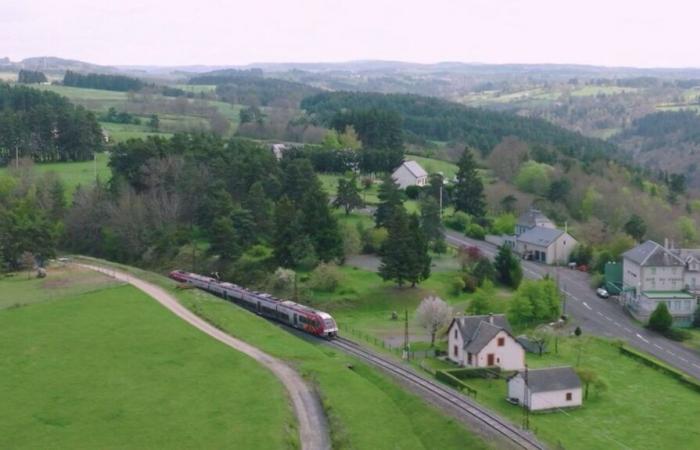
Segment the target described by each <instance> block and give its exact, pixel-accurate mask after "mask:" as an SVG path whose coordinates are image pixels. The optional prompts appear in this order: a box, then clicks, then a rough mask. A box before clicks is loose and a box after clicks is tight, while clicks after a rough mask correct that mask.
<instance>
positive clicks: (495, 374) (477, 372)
mask: <svg viewBox="0 0 700 450" xmlns="http://www.w3.org/2000/svg"><path fill="white" fill-rule="evenodd" d="M445 372H447V373H449V374H450V375H452V376H453V377H455V378H458V379H460V380H466V379H469V378H501V368H500V367H464V368H459V369H447V370H445Z"/></svg>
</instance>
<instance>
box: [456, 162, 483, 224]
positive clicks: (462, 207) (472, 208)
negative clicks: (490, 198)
mask: <svg viewBox="0 0 700 450" xmlns="http://www.w3.org/2000/svg"><path fill="white" fill-rule="evenodd" d="M457 166H458V168H459V170H458V171H457V181H456V182H455V188H454V203H455V209H456V210H457V211H464V212H465V213H467V214H471V215H472V216H475V217H481V216H483V215H484V214H485V212H486V205H485V201H484V184H483V182H482V181H481V176H479V172H478V171H477V167H476V162H475V161H474V155H473V154H472V152H471V150H469V148H465V149H464V153H463V154H462V157H461V158H460V159H459V162H458V163H457Z"/></svg>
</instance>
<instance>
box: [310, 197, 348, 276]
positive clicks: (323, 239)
mask: <svg viewBox="0 0 700 450" xmlns="http://www.w3.org/2000/svg"><path fill="white" fill-rule="evenodd" d="M301 210H302V211H301V217H302V224H303V227H304V231H305V233H306V234H307V235H308V236H309V238H310V239H311V242H312V243H313V246H314V251H315V252H316V255H317V256H318V257H319V259H321V261H323V262H329V261H331V260H334V259H341V258H342V257H343V239H342V237H341V236H340V231H339V229H338V221H337V220H336V218H335V217H334V216H333V214H331V211H330V209H329V207H328V197H327V196H326V193H325V192H323V190H322V189H321V186H320V184H319V183H316V184H314V185H313V187H312V188H311V189H310V190H309V191H308V192H307V193H306V195H305V196H304V200H303V202H302V204H301Z"/></svg>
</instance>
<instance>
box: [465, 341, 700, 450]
mask: <svg viewBox="0 0 700 450" xmlns="http://www.w3.org/2000/svg"><path fill="white" fill-rule="evenodd" d="M578 339H580V340H583V342H584V345H583V347H582V350H581V360H580V364H581V366H582V367H587V368H592V369H594V370H595V371H596V372H597V373H598V375H599V376H601V377H602V378H604V379H605V381H606V382H607V384H608V385H609V387H608V389H607V391H605V392H602V393H597V392H596V391H595V390H594V389H593V388H591V389H592V390H591V394H590V397H589V399H588V400H587V401H584V405H583V406H582V407H581V408H578V409H574V410H568V411H566V412H553V413H539V414H531V415H530V424H531V427H532V428H533V429H534V430H535V431H536V433H537V434H538V436H540V437H541V438H542V439H544V440H545V441H547V442H549V443H550V444H551V446H552V448H555V447H556V446H557V445H559V444H561V445H562V448H566V449H586V450H588V449H601V450H602V449H612V448H614V449H627V448H634V449H650V450H651V449H661V448H664V449H671V448H678V449H681V448H687V449H690V448H700V430H699V429H698V428H697V424H696V422H697V420H696V419H697V417H698V415H699V414H700V394H698V393H697V392H695V391H693V390H691V389H689V388H687V387H685V386H684V385H682V384H680V383H679V382H678V381H675V380H674V379H673V378H671V377H669V376H667V375H664V374H663V373H661V372H658V371H655V370H653V369H651V368H649V367H647V366H645V365H643V364H641V363H639V362H637V361H635V360H633V359H631V358H628V357H626V356H623V355H621V354H620V352H619V350H618V349H617V347H616V346H615V345H614V344H613V343H611V342H608V341H604V340H600V339H596V338H578ZM577 342H580V341H577V338H562V340H561V341H560V344H559V354H558V355H553V354H547V355H545V356H543V357H538V356H535V355H531V354H528V356H527V358H528V365H529V366H530V367H544V366H557V365H572V366H575V365H576V362H577V359H578V353H579V351H578V343H577ZM469 384H470V385H472V386H473V387H475V388H476V389H477V390H478V394H477V399H478V400H479V402H482V403H485V404H486V405H488V406H490V407H491V408H493V409H494V410H496V411H498V412H500V413H501V414H502V415H504V416H507V417H510V418H511V420H513V421H515V422H521V419H522V409H520V408H519V407H516V406H513V405H511V404H509V403H507V402H506V401H505V396H506V382H505V381H503V380H495V381H486V380H469Z"/></svg>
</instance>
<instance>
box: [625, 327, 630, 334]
mask: <svg viewBox="0 0 700 450" xmlns="http://www.w3.org/2000/svg"><path fill="white" fill-rule="evenodd" d="M623 330H625V331H626V332H628V333H631V332H632V330H630V329H629V328H627V327H624V328H623Z"/></svg>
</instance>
